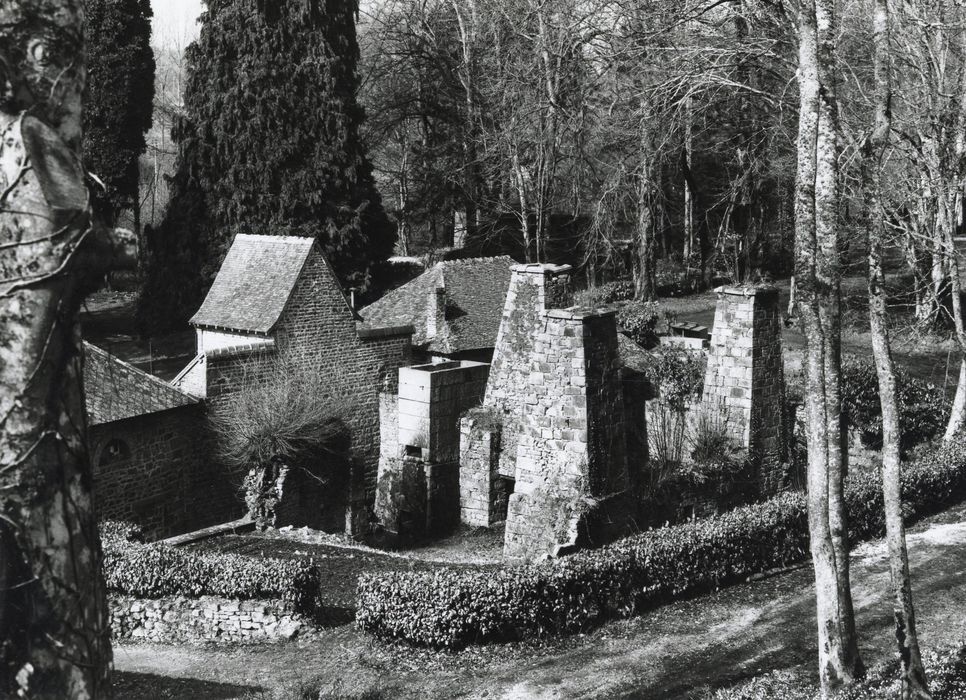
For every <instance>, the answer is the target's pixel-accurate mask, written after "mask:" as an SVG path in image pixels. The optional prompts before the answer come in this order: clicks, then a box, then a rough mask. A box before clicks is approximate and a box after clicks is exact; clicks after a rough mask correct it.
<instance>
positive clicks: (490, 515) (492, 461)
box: [459, 409, 509, 527]
mask: <svg viewBox="0 0 966 700" xmlns="http://www.w3.org/2000/svg"><path fill="white" fill-rule="evenodd" d="M501 431H502V428H501V427H500V426H499V425H498V424H495V423H494V420H493V414H492V412H491V411H489V410H488V409H478V410H476V411H470V412H469V413H468V414H467V415H466V416H464V417H463V419H462V420H461V421H460V473H459V488H460V521H461V522H463V523H465V524H467V525H472V526H474V527H491V526H492V525H494V524H496V523H498V522H500V521H502V520H506V508H507V501H506V498H507V497H508V496H509V494H508V493H506V488H503V489H501V488H500V483H499V482H500V479H501V478H503V479H505V477H501V476H500V444H501Z"/></svg>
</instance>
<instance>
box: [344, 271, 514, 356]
mask: <svg viewBox="0 0 966 700" xmlns="http://www.w3.org/2000/svg"><path fill="white" fill-rule="evenodd" d="M513 264H514V263H513V260H512V259H511V258H510V257H509V256H506V255H504V256H501V257H496V258H468V259H465V260H447V261H443V262H439V263H436V265H434V266H433V267H432V268H431V269H429V270H427V271H426V272H424V273H423V274H421V275H420V276H419V277H417V278H416V279H414V280H412V281H411V282H408V283H407V284H404V285H403V286H401V287H399V288H397V289H394V290H392V291H391V292H389V293H388V294H386V296H384V297H382V298H381V299H379V300H378V301H376V302H374V303H373V304H370V305H369V306H367V307H366V308H364V309H362V311H360V312H359V313H360V315H361V316H362V319H363V324H364V326H365V327H368V328H383V327H387V326H404V325H407V324H411V325H412V326H413V328H414V333H413V345H414V346H417V347H419V346H423V347H425V348H426V349H427V350H430V351H433V352H439V353H442V354H452V353H456V352H462V351H465V350H480V349H484V348H492V347H493V346H494V345H496V334H497V331H499V330H500V320H501V318H502V316H503V305H504V304H505V303H506V294H507V290H508V289H509V287H510V266H511V265H513ZM437 289H442V290H443V293H442V298H443V299H444V300H445V309H444V311H443V314H442V315H443V319H444V321H445V328H444V329H437V332H436V333H435V334H433V336H432V337H430V334H431V333H432V331H431V329H430V327H429V323H428V322H429V321H430V319H429V318H428V316H429V313H430V310H431V309H433V308H435V307H434V305H433V303H432V301H433V297H434V296H435V295H436V294H437V292H436V290H437Z"/></svg>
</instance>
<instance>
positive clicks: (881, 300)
mask: <svg viewBox="0 0 966 700" xmlns="http://www.w3.org/2000/svg"><path fill="white" fill-rule="evenodd" d="M890 36H891V13H890V8H889V0H875V5H874V9H873V37H872V41H873V46H874V50H873V53H874V60H873V64H874V67H873V73H874V80H875V86H874V88H875V89H874V92H873V95H874V107H875V121H874V124H873V128H872V131H871V133H870V134H869V136H868V138H866V140H865V143H864V144H863V149H862V150H863V154H862V155H863V163H862V175H863V185H864V190H865V216H866V235H867V236H868V247H869V322H870V326H871V331H872V354H873V356H874V358H875V367H876V373H877V375H878V378H879V402H880V404H881V406H882V495H883V500H884V503H885V523H886V539H887V542H888V547H889V569H890V573H891V577H892V588H893V615H894V617H895V623H896V643H897V644H898V647H899V662H900V674H901V679H902V697H903V698H904V699H905V700H910V699H912V698H929V697H931V695H930V694H929V690H928V685H927V682H926V672H925V669H924V668H923V665H922V657H921V655H920V653H919V637H918V634H917V632H916V615H915V610H914V608H913V604H912V581H911V579H910V578H909V555H908V552H907V550H906V530H905V525H904V524H903V522H902V488H901V480H900V468H901V466H900V461H899V439H900V433H899V405H898V400H897V398H896V373H895V363H894V362H893V359H892V349H891V346H890V342H889V324H888V318H887V315H886V294H885V274H884V273H883V269H882V248H883V244H884V241H885V238H886V224H885V216H886V213H885V209H884V207H883V204H882V180H883V162H882V161H883V157H884V154H885V150H886V147H887V145H888V143H889V135H890V132H891V129H892V65H891V58H890V55H891V46H890Z"/></svg>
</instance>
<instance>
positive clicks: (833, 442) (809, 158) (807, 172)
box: [795, 0, 864, 696]
mask: <svg viewBox="0 0 966 700" xmlns="http://www.w3.org/2000/svg"><path fill="white" fill-rule="evenodd" d="M834 37H835V9H834V0H809V1H808V2H804V3H802V4H801V6H800V10H799V17H798V39H799V63H798V70H799V75H798V79H799V93H800V98H799V99H800V110H799V131H798V177H797V183H796V197H795V229H796V231H795V278H796V282H797V287H798V290H797V291H798V295H799V303H798V308H799V314H800V316H801V321H802V331H803V333H804V335H805V340H806V348H805V374H806V395H807V398H806V409H807V414H806V415H807V426H808V434H807V445H808V479H807V481H808V522H809V535H810V547H811V552H812V562H813V564H814V567H815V597H816V612H817V618H818V661H819V677H820V679H821V686H822V693H823V695H825V696H828V695H830V694H831V693H834V692H836V691H837V690H838V689H839V688H840V687H842V686H845V685H849V684H851V683H852V682H853V681H854V680H855V679H857V678H859V677H861V676H862V675H863V672H864V669H863V666H862V661H861V659H860V658H859V653H858V644H857V641H856V633H855V618H854V612H853V605H852V593H851V585H850V580H849V557H848V540H847V537H848V530H847V527H846V518H845V504H844V498H843V488H842V487H843V477H844V474H843V472H844V469H843V445H842V442H843V430H842V422H841V418H842V416H841V391H840V377H839V375H840V366H841V351H840V341H841V328H840V320H841V312H840V281H841V270H840V267H839V261H838V258H839V255H838V249H837V246H838V225H839V218H838V211H839V198H840V187H841V185H840V179H839V173H838V151H839V148H838V123H837V114H838V106H837V101H836V94H835V54H834Z"/></svg>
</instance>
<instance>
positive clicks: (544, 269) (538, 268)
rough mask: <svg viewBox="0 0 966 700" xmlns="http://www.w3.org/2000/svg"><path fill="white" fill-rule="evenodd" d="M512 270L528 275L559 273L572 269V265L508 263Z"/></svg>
mask: <svg viewBox="0 0 966 700" xmlns="http://www.w3.org/2000/svg"><path fill="white" fill-rule="evenodd" d="M510 270H512V271H513V272H522V273H526V274H529V275H559V274H563V273H565V272H570V271H571V270H573V266H572V265H554V264H552V263H523V264H517V265H510Z"/></svg>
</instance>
